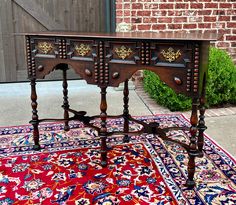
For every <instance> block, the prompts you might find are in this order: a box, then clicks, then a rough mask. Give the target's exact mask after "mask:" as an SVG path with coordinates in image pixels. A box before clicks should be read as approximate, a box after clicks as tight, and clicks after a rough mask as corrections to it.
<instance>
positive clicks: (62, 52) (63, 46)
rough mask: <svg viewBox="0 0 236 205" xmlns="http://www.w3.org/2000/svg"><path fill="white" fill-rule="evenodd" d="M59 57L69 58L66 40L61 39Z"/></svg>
mask: <svg viewBox="0 0 236 205" xmlns="http://www.w3.org/2000/svg"><path fill="white" fill-rule="evenodd" d="M58 42H59V57H60V58H61V59H66V58H67V51H66V40H65V39H63V40H61V39H59V40H58Z"/></svg>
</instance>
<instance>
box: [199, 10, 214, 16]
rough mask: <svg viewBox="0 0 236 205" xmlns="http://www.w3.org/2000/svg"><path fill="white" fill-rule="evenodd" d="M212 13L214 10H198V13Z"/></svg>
mask: <svg viewBox="0 0 236 205" xmlns="http://www.w3.org/2000/svg"><path fill="white" fill-rule="evenodd" d="M211 14H212V10H200V11H198V15H203V16H205V15H211Z"/></svg>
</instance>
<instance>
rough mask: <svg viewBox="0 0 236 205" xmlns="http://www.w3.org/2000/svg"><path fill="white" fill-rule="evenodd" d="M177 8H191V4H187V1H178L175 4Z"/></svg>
mask: <svg viewBox="0 0 236 205" xmlns="http://www.w3.org/2000/svg"><path fill="white" fill-rule="evenodd" d="M175 8H176V9H188V8H189V4H186V3H177V4H176V5H175Z"/></svg>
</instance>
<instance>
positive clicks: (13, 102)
mask: <svg viewBox="0 0 236 205" xmlns="http://www.w3.org/2000/svg"><path fill="white" fill-rule="evenodd" d="M37 88H38V89H37V93H38V104H39V106H38V110H39V116H40V118H45V117H55V118H61V117H62V116H63V110H62V109H61V108H60V107H61V104H62V89H61V82H59V81H54V82H39V83H37ZM107 91H108V94H107V101H108V114H121V113H122V110H123V107H122V100H123V94H122V91H115V90H114V89H113V88H109V89H108V90H107ZM29 96H30V86H29V83H11V84H0V108H1V109H0V116H1V117H0V126H11V125H22V124H28V121H29V120H30V118H31V106H30V103H31V101H30V97H29ZM129 98H130V113H131V114H132V115H150V114H157V113H170V111H169V110H168V109H165V108H163V107H161V106H158V105H157V104H156V103H155V102H153V100H152V99H150V98H149V97H148V95H147V94H146V93H144V92H143V89H142V86H138V87H137V89H136V90H130V95H129ZM69 101H70V105H71V108H73V109H77V110H85V111H88V114H89V115H94V114H99V113H100V112H99V104H100V95H99V89H98V88H97V87H96V86H93V85H87V84H86V83H85V82H84V81H81V80H80V81H75V80H74V81H69ZM184 114H185V115H186V116H187V117H189V115H190V113H189V112H186V113H184ZM206 116H207V117H206V124H207V126H208V129H207V131H206V133H207V134H208V135H209V136H211V137H212V138H213V139H214V140H215V141H217V143H219V144H220V145H221V146H222V147H224V148H225V149H226V150H227V151H229V152H230V153H231V154H232V155H233V156H234V157H236V107H232V108H227V109H214V110H207V112H206Z"/></svg>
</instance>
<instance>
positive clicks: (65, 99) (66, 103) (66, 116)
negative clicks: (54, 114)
mask: <svg viewBox="0 0 236 205" xmlns="http://www.w3.org/2000/svg"><path fill="white" fill-rule="evenodd" d="M67 70H68V65H65V66H64V67H63V68H62V72H63V83H62V87H63V105H62V107H63V108H64V119H65V120H67V119H69V112H68V109H69V107H70V105H69V101H68V89H67V87H68V83H67ZM64 130H65V131H68V130H70V127H69V121H68V120H67V121H65V125H64Z"/></svg>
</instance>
